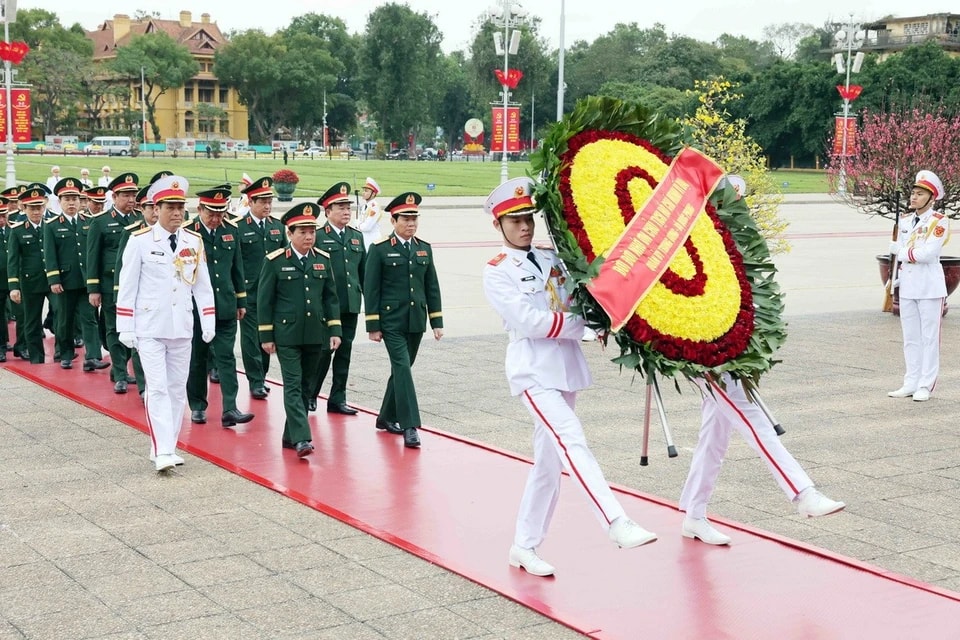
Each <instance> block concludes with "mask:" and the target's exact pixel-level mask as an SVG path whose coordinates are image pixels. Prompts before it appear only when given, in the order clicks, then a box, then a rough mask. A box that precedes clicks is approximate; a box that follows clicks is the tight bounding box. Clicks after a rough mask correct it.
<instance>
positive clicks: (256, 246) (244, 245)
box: [234, 215, 287, 304]
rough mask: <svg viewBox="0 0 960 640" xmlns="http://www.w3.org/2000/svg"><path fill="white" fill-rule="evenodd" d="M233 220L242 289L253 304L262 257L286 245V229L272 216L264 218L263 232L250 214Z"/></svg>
mask: <svg viewBox="0 0 960 640" xmlns="http://www.w3.org/2000/svg"><path fill="white" fill-rule="evenodd" d="M234 222H236V223H237V237H238V239H239V241H240V254H241V256H242V258H243V276H244V289H245V290H246V292H247V296H249V298H250V303H251V304H255V303H256V297H257V284H258V283H259V281H260V269H261V268H262V267H263V261H264V258H266V256H267V254H268V253H273V252H274V251H276V250H277V249H282V248H284V247H285V246H287V230H286V227H284V226H283V224H281V222H280V221H279V220H277V219H276V218H272V217H269V218H265V219H264V221H263V225H264V231H263V232H261V231H260V228H259V227H258V226H257V225H256V223H254V221H253V217H252V216H250V215H245V216H241V217H239V218H237V219H235V220H234Z"/></svg>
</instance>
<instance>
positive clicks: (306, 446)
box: [293, 440, 313, 458]
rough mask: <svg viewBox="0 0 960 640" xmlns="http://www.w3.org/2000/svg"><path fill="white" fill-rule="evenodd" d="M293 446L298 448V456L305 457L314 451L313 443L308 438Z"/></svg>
mask: <svg viewBox="0 0 960 640" xmlns="http://www.w3.org/2000/svg"><path fill="white" fill-rule="evenodd" d="M293 448H294V449H296V450H297V457H298V458H304V457H306V456H308V455H310V454H311V453H313V445H312V444H310V443H309V442H307V441H306V440H304V441H303V442H298V443H297V444H296V445H295V446H294V447H293Z"/></svg>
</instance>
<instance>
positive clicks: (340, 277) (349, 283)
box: [317, 223, 367, 313]
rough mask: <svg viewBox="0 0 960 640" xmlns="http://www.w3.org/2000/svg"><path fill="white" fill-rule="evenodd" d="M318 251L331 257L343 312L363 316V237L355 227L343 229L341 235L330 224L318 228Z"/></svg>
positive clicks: (338, 297)
mask: <svg viewBox="0 0 960 640" xmlns="http://www.w3.org/2000/svg"><path fill="white" fill-rule="evenodd" d="M317 249H320V250H322V251H326V252H327V253H328V254H330V262H331V263H333V275H334V276H335V280H336V281H337V299H338V300H339V301H340V313H360V310H361V307H360V299H361V297H362V295H361V294H362V292H363V271H364V267H365V263H366V261H367V252H366V250H365V249H364V248H363V234H362V233H360V232H359V231H357V230H356V229H354V228H353V227H344V228H343V234H342V235H340V234H338V233H337V232H336V231H335V230H334V229H333V227H331V226H330V224H329V223H328V224H325V225H324V226H322V227H320V228H319V229H317Z"/></svg>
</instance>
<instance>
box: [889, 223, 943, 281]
mask: <svg viewBox="0 0 960 640" xmlns="http://www.w3.org/2000/svg"><path fill="white" fill-rule="evenodd" d="M949 237H950V223H949V221H948V219H947V218H946V217H944V215H943V214H942V213H935V212H934V211H933V210H932V209H931V210H928V211H926V212H925V213H924V214H923V215H922V216H920V220H919V222H917V224H916V225H914V226H913V228H912V229H911V230H910V232H909V233H907V234H901V235H900V236H899V237H898V239H897V244H899V245H900V251H899V253H898V254H897V261H898V263H899V264H900V297H901V298H910V299H913V300H922V299H925V298H945V297H946V296H947V285H946V282H945V281H944V277H943V267H941V266H940V253H941V251H942V250H943V245H944V244H945V243H946V241H947V239H948V238H949Z"/></svg>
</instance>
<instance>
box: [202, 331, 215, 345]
mask: <svg viewBox="0 0 960 640" xmlns="http://www.w3.org/2000/svg"><path fill="white" fill-rule="evenodd" d="M215 335H217V334H216V332H215V331H204V332H203V333H201V334H200V337H201V338H202V339H203V341H204V342H206V343H208V344H209V343H210V341H211V340H213V336H215Z"/></svg>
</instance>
